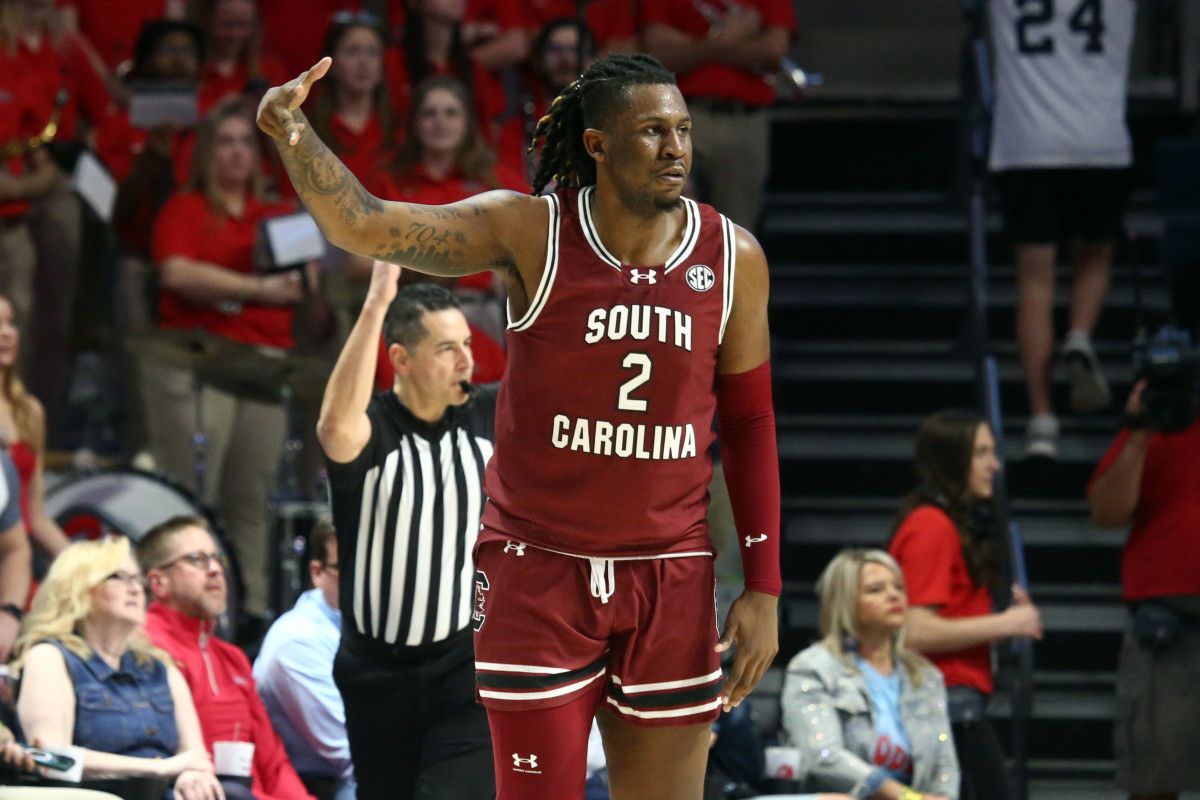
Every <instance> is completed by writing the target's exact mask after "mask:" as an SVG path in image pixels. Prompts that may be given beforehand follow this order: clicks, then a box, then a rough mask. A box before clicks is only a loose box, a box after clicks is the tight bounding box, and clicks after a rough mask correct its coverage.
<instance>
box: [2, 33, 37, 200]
mask: <svg viewBox="0 0 1200 800" xmlns="http://www.w3.org/2000/svg"><path fill="white" fill-rule="evenodd" d="M19 64H20V62H19V61H18V60H17V59H16V58H15V57H14V56H11V55H9V54H8V53H7V52H6V50H5V48H3V47H0V144H7V143H8V142H11V141H14V140H16V139H19V138H21V137H22V136H26V135H28V133H27V132H28V131H29V130H30V129H32V128H33V127H34V121H33V108H32V105H33V104H32V103H31V102H30V100H29V98H28V96H27V94H28V91H29V82H28V81H27V80H25V76H24V74H23V73H22V71H21V70H20V68H19ZM4 169H5V170H7V171H8V172H9V173H10V174H12V175H24V174H25V159H24V158H22V157H21V156H17V157H15V158H12V159H9V160H8V161H7V162H6V163H5V164H4ZM28 210H29V203H28V202H26V201H25V200H9V201H8V202H4V203H0V218H9V217H19V216H22V215H23V214H25V212H27V211H28Z"/></svg>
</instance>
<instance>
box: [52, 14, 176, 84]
mask: <svg viewBox="0 0 1200 800" xmlns="http://www.w3.org/2000/svg"><path fill="white" fill-rule="evenodd" d="M58 6H59V9H60V13H61V14H62V15H63V23H64V25H65V26H66V28H67V29H68V30H71V31H78V32H79V33H80V35H81V36H82V37H83V38H84V40H85V41H86V42H87V45H88V46H89V47H91V48H92V49H93V50H94V51H95V53H96V55H97V56H98V57H99V58H100V59H101V61H103V62H104V65H105V67H106V68H107V69H108V70H109V71H110V72H111V73H112V74H114V75H116V76H118V77H119V76H121V75H123V74H125V73H126V72H128V71H129V69H130V66H131V64H130V60H131V59H132V58H133V53H134V42H135V41H136V40H137V35H138V31H140V30H141V28H142V26H143V25H144V24H146V23H147V22H149V21H150V20H152V19H161V18H166V19H174V20H181V19H183V18H184V16H185V15H186V14H187V2H186V0H121V2H119V3H114V2H112V1H111V0H58Z"/></svg>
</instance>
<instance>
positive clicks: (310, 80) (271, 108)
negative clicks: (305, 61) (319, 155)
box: [258, 56, 333, 145]
mask: <svg viewBox="0 0 1200 800" xmlns="http://www.w3.org/2000/svg"><path fill="white" fill-rule="evenodd" d="M331 64H333V59H332V58H330V57H329V56H325V57H324V58H322V59H321V60H320V61H318V62H317V63H316V64H313V65H312V66H311V67H309V68H308V69H306V70H305V71H304V72H302V73H300V75H299V77H296V78H293V79H292V80H290V81H288V82H287V83H285V84H284V85H283V86H272V87H271V88H270V89H268V90H267V93H266V94H264V95H263V99H262V101H261V102H259V104H258V127H260V128H262V130H263V133H265V134H267V135H268V136H270V137H271V138H272V139H275V140H277V141H281V142H283V141H286V142H287V143H288V144H290V145H291V144H295V143H296V142H298V141H299V140H300V134H301V132H303V130H304V123H302V122H300V121H298V120H297V119H296V116H295V114H293V113H292V112H294V111H295V110H296V109H298V108H300V104H301V103H303V102H304V100H305V98H307V97H308V92H309V90H310V89H311V88H312V85H313V84H314V83H316V82H317V81H319V80H321V78H323V77H325V73H326V72H328V71H329V67H330V65H331Z"/></svg>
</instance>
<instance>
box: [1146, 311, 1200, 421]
mask: <svg viewBox="0 0 1200 800" xmlns="http://www.w3.org/2000/svg"><path fill="white" fill-rule="evenodd" d="M1133 371H1134V376H1135V378H1136V379H1144V380H1145V381H1146V390H1145V391H1144V392H1143V393H1142V413H1141V416H1140V417H1139V418H1138V419H1136V420H1132V421H1131V422H1132V423H1133V424H1134V425H1135V426H1136V425H1140V426H1144V427H1148V428H1150V429H1151V430H1155V431H1161V432H1163V433H1176V432H1178V431H1182V430H1183V429H1185V428H1187V427H1188V426H1189V425H1191V424H1192V423H1193V422H1195V421H1196V419H1197V418H1198V417H1200V347H1196V346H1195V345H1194V344H1193V343H1192V335H1191V334H1190V333H1189V332H1188V331H1187V330H1184V329H1183V328H1176V327H1174V326H1171V325H1164V326H1163V327H1162V328H1161V329H1159V331H1158V332H1157V333H1155V334H1154V335H1153V336H1151V337H1149V338H1148V339H1143V340H1141V341H1138V342H1136V343H1135V344H1134V347H1133Z"/></svg>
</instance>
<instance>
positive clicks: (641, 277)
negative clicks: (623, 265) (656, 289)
mask: <svg viewBox="0 0 1200 800" xmlns="http://www.w3.org/2000/svg"><path fill="white" fill-rule="evenodd" d="M657 274H658V270H655V269H648V270H646V271H645V272H642V271H640V270H636V269H631V270H629V282H630V283H641V282H642V281H645V282H646V283H648V284H650V285H651V286H653V285H654V284H656V283H658V278H657V277H655V276H656V275H657Z"/></svg>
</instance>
